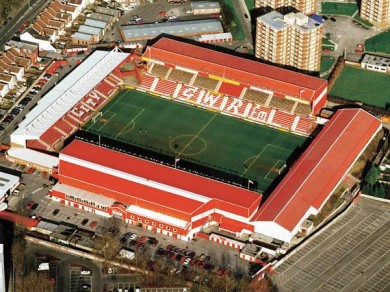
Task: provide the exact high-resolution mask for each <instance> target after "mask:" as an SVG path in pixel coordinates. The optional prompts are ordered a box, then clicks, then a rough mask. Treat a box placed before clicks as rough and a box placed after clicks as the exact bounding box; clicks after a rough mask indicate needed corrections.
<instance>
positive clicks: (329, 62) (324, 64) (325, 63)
mask: <svg viewBox="0 0 390 292" xmlns="http://www.w3.org/2000/svg"><path fill="white" fill-rule="evenodd" d="M335 62H336V59H335V58H334V57H330V56H322V57H321V69H320V74H321V73H322V72H325V71H328V70H329V69H330V68H331V67H332V66H333V65H334V63H335Z"/></svg>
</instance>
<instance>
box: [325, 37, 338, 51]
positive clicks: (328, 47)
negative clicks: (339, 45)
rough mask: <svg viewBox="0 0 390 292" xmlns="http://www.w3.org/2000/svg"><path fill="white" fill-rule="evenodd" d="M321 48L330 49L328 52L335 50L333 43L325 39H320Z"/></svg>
mask: <svg viewBox="0 0 390 292" xmlns="http://www.w3.org/2000/svg"><path fill="white" fill-rule="evenodd" d="M322 47H323V48H327V49H330V50H334V49H335V45H334V43H332V42H331V41H330V40H328V39H326V38H322Z"/></svg>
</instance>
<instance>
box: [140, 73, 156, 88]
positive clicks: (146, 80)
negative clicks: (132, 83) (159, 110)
mask: <svg viewBox="0 0 390 292" xmlns="http://www.w3.org/2000/svg"><path fill="white" fill-rule="evenodd" d="M154 80H155V77H153V76H151V75H148V74H144V76H143V78H142V82H141V84H140V87H141V88H143V89H146V90H151V87H152V85H153V82H154Z"/></svg>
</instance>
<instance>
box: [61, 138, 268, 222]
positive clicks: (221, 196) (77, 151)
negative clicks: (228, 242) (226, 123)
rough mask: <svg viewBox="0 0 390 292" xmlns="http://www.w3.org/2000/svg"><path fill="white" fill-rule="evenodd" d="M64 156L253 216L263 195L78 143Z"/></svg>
mask: <svg viewBox="0 0 390 292" xmlns="http://www.w3.org/2000/svg"><path fill="white" fill-rule="evenodd" d="M61 155H68V156H71V157H74V158H76V159H81V160H84V161H88V162H91V163H95V164H97V165H101V166H103V167H107V168H110V169H115V170H118V171H121V172H124V173H128V174H131V175H135V176H138V177H142V178H146V179H148V180H150V181H153V182H158V183H161V184H164V185H167V186H171V187H175V188H178V189H181V190H184V191H187V192H192V193H195V194H199V195H201V196H203V197H206V198H209V199H216V200H217V201H222V202H226V203H227V204H228V205H230V208H229V209H232V208H233V209H234V208H236V209H240V210H241V212H242V211H243V209H244V210H246V211H245V213H246V214H247V216H249V215H250V214H249V213H251V212H254V211H255V210H256V208H257V207H258V206H259V204H260V201H261V195H260V194H258V193H256V192H252V191H249V190H246V189H242V188H239V187H235V186H232V185H229V184H225V183H222V182H219V181H215V180H211V179H208V178H205V177H202V176H198V175H195V174H192V173H188V172H185V171H181V170H178V169H175V168H172V167H168V166H165V165H162V164H159V163H155V162H151V161H147V160H144V159H140V158H137V157H134V156H131V155H127V154H124V153H120V152H117V151H114V150H110V149H107V148H104V147H100V146H97V145H93V144H90V143H87V142H83V141H79V140H74V141H73V142H72V143H70V144H69V145H68V146H67V147H66V148H65V149H63V150H62V152H61ZM60 160H61V156H60ZM60 175H61V162H60ZM115 187H116V186H115V184H114V185H113V186H112V189H114V190H115ZM162 195H163V194H162ZM142 197H143V195H142V194H140V199H142ZM176 197H179V196H176ZM182 199H183V200H184V199H187V200H190V199H189V198H184V197H182ZM165 201H166V200H165ZM171 201H172V200H171ZM191 201H194V200H191ZM194 202H196V203H197V204H198V203H199V202H198V201H194ZM173 203H174V202H172V204H173ZM166 204H168V205H169V204H170V205H172V204H171V203H170V202H166ZM197 204H196V205H197ZM174 205H175V208H178V207H179V210H180V206H178V204H177V203H175V204H174ZM179 205H180V204H179ZM194 207H195V206H194ZM197 207H199V206H197ZM183 208H184V206H183Z"/></svg>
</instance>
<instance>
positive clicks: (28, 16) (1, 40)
mask: <svg viewBox="0 0 390 292" xmlns="http://www.w3.org/2000/svg"><path fill="white" fill-rule="evenodd" d="M50 1H51V0H32V1H30V4H31V6H30V7H28V5H26V6H25V7H24V8H23V9H21V10H19V12H18V13H17V14H16V15H15V16H14V17H13V18H12V20H11V21H10V22H9V23H8V24H7V25H5V26H2V27H1V28H0V49H1V50H3V49H4V44H5V43H6V42H7V41H8V40H10V39H11V38H12V36H13V35H14V34H15V33H16V32H17V31H18V29H19V27H20V26H21V25H22V24H23V23H24V22H25V21H26V20H30V21H31V20H33V19H34V18H35V16H36V15H38V13H39V12H40V11H41V10H42V9H43V8H44V7H45V6H46V5H47V4H48V3H49V2H50Z"/></svg>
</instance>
